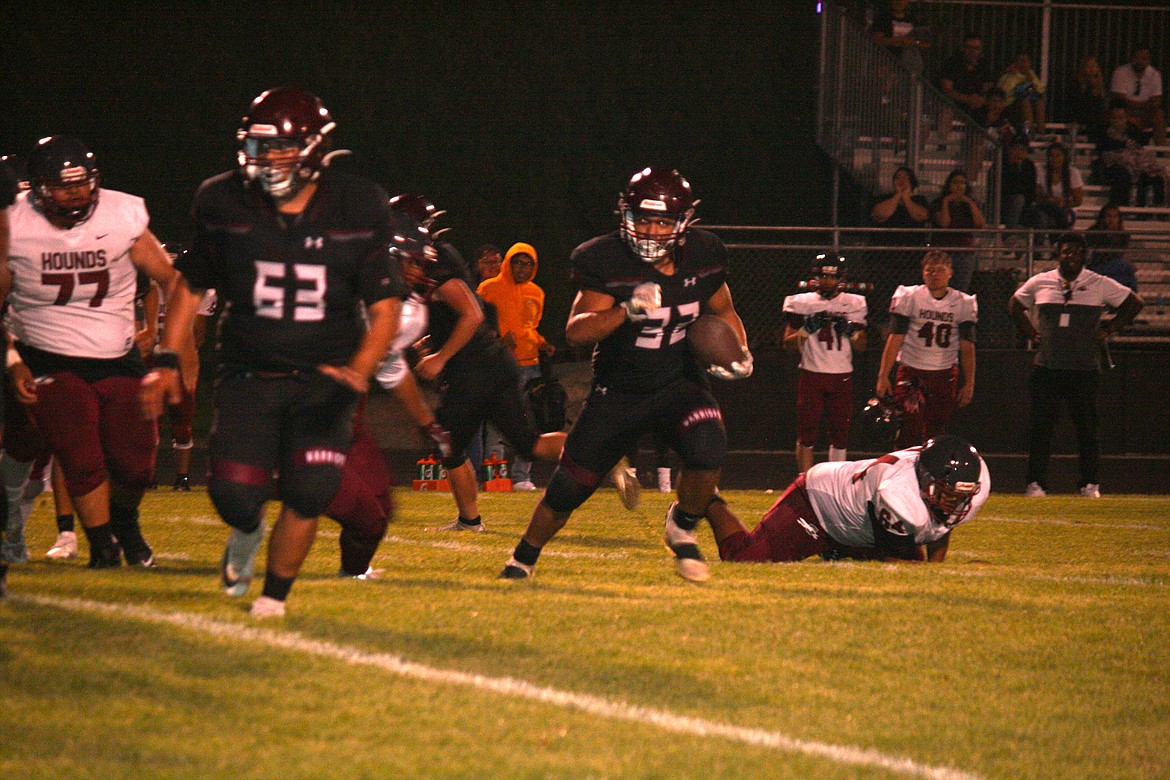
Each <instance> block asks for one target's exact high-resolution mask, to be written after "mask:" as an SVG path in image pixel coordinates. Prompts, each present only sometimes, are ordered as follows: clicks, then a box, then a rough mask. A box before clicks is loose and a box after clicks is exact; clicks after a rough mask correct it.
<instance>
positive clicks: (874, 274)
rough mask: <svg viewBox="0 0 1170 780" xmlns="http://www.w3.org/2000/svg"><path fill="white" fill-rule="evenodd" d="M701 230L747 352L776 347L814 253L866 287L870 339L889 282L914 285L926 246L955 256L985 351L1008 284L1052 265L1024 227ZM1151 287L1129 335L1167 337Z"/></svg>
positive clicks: (1164, 301)
mask: <svg viewBox="0 0 1170 780" xmlns="http://www.w3.org/2000/svg"><path fill="white" fill-rule="evenodd" d="M704 227H705V228H706V229H708V230H712V231H714V232H715V233H716V234H718V235H719V236H720V238H722V239H723V241H724V243H726V244H727V248H728V252H729V254H730V267H731V281H730V284H729V286H730V288H731V293H732V296H733V298H734V300H735V307H736V310H737V311H738V312H739V314H740V317H742V318H743V321H744V326H745V327H746V328H747V332H748V339H749V342H750V345H751V347H752V349H753V350H755V349H760V348H766V347H769V346H773V345H775V344H776V342H777V339H779V337H780V336H781V335H782V334H783V331H784V317H783V315H782V314H781V310H782V307H783V303H784V297H785V296H788V295H793V294H795V293H797V292H800V289H801V288H800V285H801V282H802V281H806V280H807V279H808V278H809V271H810V269H811V267H812V259H813V258H814V257H815V256H816V255H817V254H818V253H820V252H840V253H841V254H843V255H844V256H845V257H846V259H847V264H848V266H847V267H848V271H847V274H848V278H849V280H850V281H851V282H853V283H862V284H865V285H866V286H867V289H865V290H864V291H863V292H864V294H865V295H866V300H867V302H868V304H869V313H870V325H871V329H872V330H871V335H875V336H877V335H879V334H880V329H881V327H882V326H884V325H885V324H886V323H887V321H888V318H889V303H890V297H891V296H892V295H893V293H894V290H895V289H896V288H897V286H898V285H911V284H922V272H921V266H920V263H921V259H922V255H923V252H924V247H925V245H926V244H927V243H928V242H929V243H930V244H931V246H932V248H939V249H945V250H947V251H948V252H949V253H950V254H951V255H952V256H953V257H954V256H957V257H960V258H961V260H960V262H963V261H966V262H969V263H972V264H973V265H974V268H975V270H974V273H973V274H972V275H971V282H970V284H969V285H968V286H967V288H966V289H964V292H970V293H974V294H975V295H976V296H977V298H978V300H979V325H978V334H979V336H978V339H979V346H980V348H992V349H999V348H1009V347H1012V346H1015V345H1016V339H1015V326H1014V325H1013V323H1012V321H1011V318H1010V317H1009V315H1008V308H1007V304H1008V299H1009V298H1011V296H1012V294H1013V293H1014V292H1015V291H1016V288H1018V287H1019V286H1020V284H1022V283H1023V281H1024V280H1025V279H1027V278H1028V277H1030V276H1032V275H1033V274H1035V273H1039V272H1040V271H1046V270H1048V269H1050V268H1052V267H1053V266H1054V265H1055V261H1054V258H1053V257H1052V247H1051V243H1050V241H1051V237H1050V236H1048V235H1047V234H1044V233H1040V232H1036V231H1031V230H991V229H988V230H974V231H954V230H950V231H948V230H939V229H933V230H890V229H883V228H831V227H752V226H732V225H711V226H704ZM890 235H900V236H902V237H903V239H902V240H904V241H905V243H903V244H900V245H897V246H876V245H874V244H876V243H880V242H881V241H882V238H884V237H888V236H890ZM960 235H967V236H970V237H971V239H972V241H973V244H972V245H965V244H964V245H958V244H956V242H957V240H958V239H957V236H960ZM1099 235H1113V234H1105V233H1104V232H1102V233H1100V234H1099ZM948 239H949V240H948ZM1109 251H1110V252H1113V253H1116V254H1118V255H1120V256H1123V257H1128V258H1131V259H1136V258H1143V257H1147V258H1148V257H1149V255H1150V251H1149V250H1148V249H1143V248H1141V247H1133V248H1124V249H1110V250H1109ZM964 255H966V257H964ZM1090 260H1091V252H1090ZM1148 266H1149V267H1150V268H1152V269H1160V270H1159V271H1158V272H1159V273H1162V274H1164V275H1165V274H1167V272H1170V265H1168V264H1167V263H1166V262H1165V260H1164V259H1161V260H1153V261H1149V263H1148ZM1143 267H1145V266H1144V265H1143ZM1154 289H1155V288H1154V286H1153V285H1151V286H1150V291H1149V292H1148V293H1147V294H1146V295H1145V297H1146V310H1145V311H1143V313H1142V316H1141V318H1140V319H1139V321H1138V322H1136V323H1135V325H1134V327H1133V328H1132V333H1133V340H1134V341H1137V340H1146V341H1153V340H1160V341H1163V342H1165V341H1170V338H1168V337H1170V296H1167V295H1164V294H1163V293H1161V292H1154Z"/></svg>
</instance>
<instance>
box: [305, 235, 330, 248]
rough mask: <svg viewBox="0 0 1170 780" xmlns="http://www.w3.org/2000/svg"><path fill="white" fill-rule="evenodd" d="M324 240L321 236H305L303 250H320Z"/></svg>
mask: <svg viewBox="0 0 1170 780" xmlns="http://www.w3.org/2000/svg"><path fill="white" fill-rule="evenodd" d="M324 246H325V239H324V238H323V237H321V236H305V249H322V248H323V247H324Z"/></svg>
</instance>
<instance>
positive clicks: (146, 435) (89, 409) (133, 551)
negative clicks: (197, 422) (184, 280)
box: [0, 136, 174, 568]
mask: <svg viewBox="0 0 1170 780" xmlns="http://www.w3.org/2000/svg"><path fill="white" fill-rule="evenodd" d="M28 168H29V179H30V184H31V189H30V190H29V191H28V192H27V193H24V194H22V195H21V196H20V197H19V198H18V199H17V202H16V204H15V206H13V208H12V209H11V213H10V217H11V248H10V252H9V257H8V261H7V262H6V263H4V264H3V266H2V267H0V300H3V299H7V302H8V306H9V310H8V314H7V319H6V323H7V325H8V327H9V332H10V334H11V335H12V337H13V339H14V346H15V351H16V353H17V354H18V356H19V358H20V360H21V361H22V365H20V366H19V370H18V371H14V373H13V377H12V379H13V383H14V384H15V385H16V392H17V395H18V398H19V399H20V401H21V402H22V403H25V404H27V405H28V410H29V413H30V415H31V416H32V418H33V420H34V421H35V422H36V425H37V427H38V428H39V429H40V432H41V434H42V435H43V436H44V438H45V442H46V443H47V444H48V446H49V449H50V450H52V452H53V454H54V455H55V456H56V457H57V458H58V459H59V460H60V462H61V467H62V470H63V472H64V474H65V480H66V483H67V485H68V488H69V494H70V496H71V497H72V498H73V501H74V504H75V505H76V508H77V513H78V515H80V518H81V523H82V526H83V527H84V529H85V533H86V536H87V537H88V539H89V544H90V563H89V565H90V567H91V568H107V567H112V566H118V565H120V564H121V560H120V558H121V556H122V555H125V557H126V561H127V563H130V564H137V565H141V566H150V565H152V564H153V561H154V556H153V553H152V552H151V549H150V547H149V546H148V545H147V544H146V540H145V539H143V537H142V532H141V530H140V528H139V525H138V503H139V501H140V500H141V498H142V493H143V491H144V490H145V489H146V488H147V487H148V486H149V485H150V484H151V482H152V481H153V479H154V474H153V472H154V451H155V448H156V446H157V444H158V429H157V427H156V425H155V423H154V421H152V420H143V419H142V417H141V416H140V415H139V413H138V402H137V394H138V388H139V384H140V383H141V380H142V377H143V376H144V375H145V374H146V369H145V366H144V365H143V362H142V357H141V355H140V354H139V351H138V349H137V347H136V345H135V322H134V296H135V290H136V286H137V284H136V283H137V276H138V272H139V271H140V270H141V271H143V272H145V273H146V274H147V275H149V276H150V277H151V278H152V279H153V280H154V281H156V282H157V283H158V284H159V285H160V286H161V287H163V288H164V289H165V288H166V287H167V286H168V285H169V284H170V283H171V280H172V279H173V278H174V271H173V269H172V268H171V265H170V263H169V262H168V260H167V255H166V252H165V250H164V249H163V248H162V245H161V244H159V242H158V240H157V239H156V238H155V237H154V235H153V234H152V233H151V232H150V230H149V229H148V227H147V225H148V223H149V221H150V217H149V215H148V214H147V212H146V207H145V205H144V204H143V202H142V199H141V198H137V197H134V196H133V195H127V194H126V193H122V192H117V191H114V190H106V189H102V188H101V186H100V184H99V173H98V166H97V162H96V160H95V158H94V155H93V153H92V152H90V150H89V149H88V148H86V146H85V145H84V144H83V143H81V142H80V141H77V140H76V139H72V138H68V137H64V136H50V137H47V138H43V139H41V140H40V141H39V142H38V143H37V145H36V147H35V148H34V150H33V152H32V154H31V155H30V156H29V165H28ZM115 538H116V541H115Z"/></svg>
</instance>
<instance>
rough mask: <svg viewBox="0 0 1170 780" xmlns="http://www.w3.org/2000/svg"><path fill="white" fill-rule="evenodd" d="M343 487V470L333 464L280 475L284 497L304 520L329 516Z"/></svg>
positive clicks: (308, 467) (300, 468) (285, 503)
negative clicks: (338, 491)
mask: <svg viewBox="0 0 1170 780" xmlns="http://www.w3.org/2000/svg"><path fill="white" fill-rule="evenodd" d="M339 487H341V469H340V468H339V467H337V466H333V465H313V466H299V467H296V468H293V469H291V470H289V471H283V472H281V475H280V498H281V501H283V502H284V505H285V506H287V507H288V508H289V509H291V510H293V511H294V512H296V513H297V514H298V515H300V516H301V517H318V516H319V515H323V514H325V510H326V509H328V508H329V502H330V501H332V500H333V497H334V496H335V495H336V494H337V489H338V488H339Z"/></svg>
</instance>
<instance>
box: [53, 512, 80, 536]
mask: <svg viewBox="0 0 1170 780" xmlns="http://www.w3.org/2000/svg"><path fill="white" fill-rule="evenodd" d="M75 527H76V526H74V524H73V515H57V533H59V534H60V533H65V532H66V531H72V530H73V529H74V528H75Z"/></svg>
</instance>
